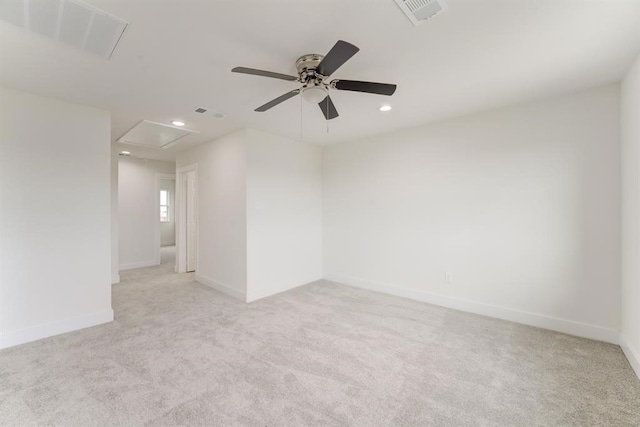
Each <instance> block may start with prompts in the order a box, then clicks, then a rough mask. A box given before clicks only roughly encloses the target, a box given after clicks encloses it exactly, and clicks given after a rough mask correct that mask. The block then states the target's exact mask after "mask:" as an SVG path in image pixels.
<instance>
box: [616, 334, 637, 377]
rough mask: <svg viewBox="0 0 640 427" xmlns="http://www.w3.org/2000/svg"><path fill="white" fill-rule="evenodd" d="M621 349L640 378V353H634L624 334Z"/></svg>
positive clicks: (621, 335)
mask: <svg viewBox="0 0 640 427" xmlns="http://www.w3.org/2000/svg"><path fill="white" fill-rule="evenodd" d="M619 339H620V348H622V352H623V353H624V355H625V356H627V360H628V361H629V364H630V365H631V367H632V368H633V370H634V371H635V373H636V375H637V376H638V378H640V353H638V352H637V351H634V349H632V348H631V346H630V345H629V341H627V340H626V339H625V337H624V335H623V334H620V338H619Z"/></svg>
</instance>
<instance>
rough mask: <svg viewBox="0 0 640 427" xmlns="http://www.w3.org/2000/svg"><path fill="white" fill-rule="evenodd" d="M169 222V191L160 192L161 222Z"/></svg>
mask: <svg viewBox="0 0 640 427" xmlns="http://www.w3.org/2000/svg"><path fill="white" fill-rule="evenodd" d="M169 221H170V219H169V191H168V190H160V222H169Z"/></svg>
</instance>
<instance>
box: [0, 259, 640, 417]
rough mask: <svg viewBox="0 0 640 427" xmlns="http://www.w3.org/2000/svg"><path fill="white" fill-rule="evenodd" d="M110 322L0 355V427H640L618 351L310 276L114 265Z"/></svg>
mask: <svg viewBox="0 0 640 427" xmlns="http://www.w3.org/2000/svg"><path fill="white" fill-rule="evenodd" d="M121 277H122V282H121V283H120V284H118V285H115V286H114V288H113V307H114V309H115V315H116V321H115V322H113V323H110V324H107V325H103V326H98V327H94V328H89V329H85V330H83V331H78V332H74V333H70V334H66V335H62V336H58V337H53V338H50V339H46V340H41V341H38V342H35V343H30V344H26V345H22V346H18V347H14V348H11V349H7V350H3V351H1V352H0V425H2V426H23V425H29V426H30V425H59V426H83V427H85V426H141V425H149V426H178V425H194V426H235V425H246V426H259V427H264V426H269V427H275V426H367V427H369V426H493V425H498V426H638V425H640V380H638V378H637V377H636V376H635V375H634V373H633V372H632V370H631V368H630V367H629V365H628V362H627V361H626V359H625V358H624V356H623V354H622V352H621V351H620V348H619V347H617V346H614V345H610V344H605V343H602V342H596V341H590V340H586V339H581V338H576V337H572V336H568V335H563V334H559V333H554V332H549V331H545V330H541V329H536V328H531V327H527V326H522V325H517V324H514V323H509V322H504V321H499V320H494V319H490V318H485V317H480V316H475V315H471V314H465V313H461V312H456V311H453V310H449V309H444V308H439V307H435V306H431V305H428V304H423V303H419V302H414V301H410V300H405V299H402V298H396V297H392V296H387V295H382V294H377V293H373V292H367V291H363V290H359V289H354V288H350V287H347V286H343V285H339V284H335V283H330V282H325V281H320V282H316V283H313V284H310V285H307V286H304V287H301V288H298V289H295V290H293V291H289V292H286V293H283V294H280V295H276V296H273V297H270V298H267V299H264V300H261V301H257V302H255V303H252V304H249V305H247V304H244V303H241V302H239V301H236V300H234V299H232V298H230V297H227V296H225V295H222V294H220V293H218V292H216V291H214V290H211V289H209V288H207V287H205V286H203V285H200V284H198V283H195V282H193V279H192V276H191V275H179V274H174V273H173V261H170V262H167V263H166V264H163V265H161V266H159V267H152V268H145V269H139V270H131V271H126V272H122V276H121Z"/></svg>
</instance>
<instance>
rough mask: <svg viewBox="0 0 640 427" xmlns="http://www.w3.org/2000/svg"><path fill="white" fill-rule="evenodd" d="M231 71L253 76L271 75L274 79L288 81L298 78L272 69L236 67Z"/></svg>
mask: <svg viewBox="0 0 640 427" xmlns="http://www.w3.org/2000/svg"><path fill="white" fill-rule="evenodd" d="M231 71H232V72H234V73H242V74H251V75H254V76H262V77H271V78H274V79H280V80H288V81H290V82H295V81H296V80H298V78H297V77H294V76H289V75H287V74H280V73H274V72H273V71H264V70H256V69H255V68H247V67H236V68H234V69H232V70H231Z"/></svg>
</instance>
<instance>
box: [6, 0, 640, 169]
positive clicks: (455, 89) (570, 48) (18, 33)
mask: <svg viewBox="0 0 640 427" xmlns="http://www.w3.org/2000/svg"><path fill="white" fill-rule="evenodd" d="M86 1H87V2H88V3H90V4H92V5H95V6H97V7H99V8H101V9H103V10H105V11H107V12H109V13H111V14H113V15H115V16H117V17H120V18H123V19H124V20H126V21H128V22H130V26H129V28H128V30H127V32H126V33H125V35H124V36H123V38H122V40H121V42H120V45H119V46H118V48H117V49H116V52H115V54H114V55H113V57H112V59H111V60H110V61H106V60H104V59H102V58H101V57H98V56H94V55H91V54H88V53H84V52H82V51H79V50H76V49H74V48H72V47H70V46H67V45H65V44H62V43H59V42H55V41H53V40H51V39H47V38H45V37H43V36H40V35H37V34H32V33H28V32H26V31H25V30H23V29H20V28H18V27H14V26H12V25H10V24H8V23H4V22H1V21H0V55H1V56H0V65H1V67H2V68H1V73H0V83H1V84H3V85H5V86H9V87H13V88H17V89H22V90H27V91H30V92H34V93H39V94H43V95H47V96H52V97H55V98H59V99H63V100H68V101H71V102H77V103H80V104H85V105H90V106H95V107H99V108H103V109H108V110H110V111H111V113H112V119H113V123H112V139H113V141H115V140H116V139H118V138H119V137H120V136H122V135H123V134H124V133H125V132H126V131H128V130H129V129H130V128H132V127H133V126H134V125H135V124H137V123H138V122H139V121H141V120H143V119H146V120H151V121H155V122H161V123H170V122H171V121H172V120H175V119H183V120H184V121H185V122H186V123H187V126H188V127H189V128H190V129H194V130H196V131H199V132H200V134H197V135H189V136H187V137H185V138H183V140H182V141H183V142H181V143H180V144H177V145H176V146H175V147H172V148H170V149H168V150H155V149H141V148H138V147H132V146H127V148H126V149H128V150H129V151H131V152H132V153H133V154H134V155H138V156H141V157H148V158H156V159H173V158H174V157H175V154H176V152H178V151H179V150H183V149H186V148H188V147H191V146H193V145H195V144H199V143H201V142H205V141H209V140H211V139H214V138H215V137H218V136H220V135H223V134H226V133H229V132H231V131H233V130H236V129H240V128H242V127H254V128H257V129H262V130H266V131H271V132H275V133H278V134H282V135H286V136H290V137H294V138H300V136H301V135H302V139H303V140H306V141H311V142H314V143H321V144H325V143H334V142H339V141H344V140H348V139H353V138H358V137H363V136H367V135H371V134H376V133H381V132H388V131H392V130H395V129H399V128H403V127H408V126H412V125H417V124H420V123H425V122H428V121H435V120H442V119H445V118H449V117H454V116H460V115H464V114H469V113H472V112H476V111H480V110H486V109H490V108H495V107H500V106H506V105H511V104H517V103H523V102H527V101H531V100H535V99H540V98H544V97H548V96H552V95H556V94H562V93H569V92H573V91H577V90H581V89H585V88H589V87H593V86H597V85H601V84H607V83H612V82H616V81H619V80H620V78H621V77H622V75H623V74H624V72H625V70H626V69H627V68H628V66H629V65H630V63H631V62H632V61H633V59H634V58H635V57H636V56H637V55H638V52H639V51H640V2H639V1H638V0H511V1H509V0H501V1H500V0H476V1H472V0H449V2H448V3H449V10H448V11H447V12H445V13H443V14H440V15H438V16H437V17H435V18H434V19H432V20H430V21H428V22H426V23H424V24H423V25H422V26H418V27H415V26H413V25H412V24H411V23H410V22H409V20H408V19H407V17H406V16H405V15H403V14H402V12H401V11H400V9H399V8H398V7H397V5H396V4H395V3H394V2H393V0H368V1H365V0H348V1H346V0H342V1H330V0H324V1H322V2H316V1H311V0H295V1H276V0H260V1H229V0H218V1H211V0H210V1H187V0H174V1H149V0H147V1H143V0H121V1H114V0H86ZM338 39H342V40H346V41H348V42H351V43H353V44H355V45H356V46H358V47H359V48H360V52H359V53H357V54H356V55H355V56H354V57H353V58H352V59H351V60H350V61H349V62H347V63H346V64H345V65H344V66H343V67H342V68H340V69H339V70H338V71H337V72H336V73H335V74H334V75H333V76H332V78H344V79H352V80H369V81H377V82H384V83H396V84H397V85H398V90H397V91H396V93H395V94H394V95H393V96H392V97H385V96H378V95H370V94H360V93H355V92H344V91H342V92H340V91H334V92H332V95H331V96H332V99H333V101H334V103H335V105H336V107H337V109H338V112H339V113H340V117H339V118H337V119H335V120H332V121H330V122H328V128H327V122H326V121H325V120H324V118H323V116H322V114H321V112H320V111H319V109H318V107H317V106H316V105H312V104H306V103H304V104H303V103H302V102H301V101H300V97H297V98H294V99H291V100H289V101H287V102H285V103H283V104H281V105H279V106H277V107H274V108H273V109H272V110H269V111H268V112H265V113H256V112H254V111H253V110H254V108H256V107H258V106H260V105H262V104H264V103H265V102H267V101H269V100H271V99H273V98H275V97H277V96H279V95H281V94H284V93H285V92H288V91H290V90H292V89H294V88H296V87H297V83H292V82H286V81H281V80H275V79H269V78H264V77H256V76H249V75H242V74H235V73H231V72H230V70H231V68H233V67H235V66H245V67H252V68H259V69H264V70H270V71H276V72H281V73H286V74H295V66H294V63H295V60H296V59H297V58H298V57H299V56H301V55H303V54H306V53H320V54H325V53H326V52H327V51H328V50H329V49H330V48H331V47H332V46H333V44H334V43H335V42H336V41H337V40H338ZM383 103H389V104H391V105H392V106H393V110H392V111H391V112H388V113H381V112H380V111H378V107H379V106H380V105H382V104H383ZM196 107H205V108H209V109H211V110H214V111H217V112H221V113H224V114H225V115H226V117H225V118H224V119H217V118H215V117H213V116H211V115H210V114H208V113H207V114H204V115H200V114H197V113H195V112H193V110H194V109H195V108H196ZM301 111H302V115H301ZM327 130H328V132H327Z"/></svg>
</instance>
